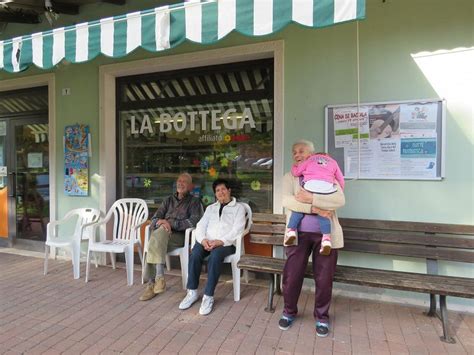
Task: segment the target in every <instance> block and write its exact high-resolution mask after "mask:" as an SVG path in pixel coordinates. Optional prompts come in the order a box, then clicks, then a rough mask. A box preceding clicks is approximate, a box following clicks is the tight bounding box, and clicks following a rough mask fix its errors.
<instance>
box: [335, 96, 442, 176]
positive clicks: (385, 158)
mask: <svg viewBox="0 0 474 355" xmlns="http://www.w3.org/2000/svg"><path fill="white" fill-rule="evenodd" d="M443 105H444V101H442V100H424V101H403V102H384V103H373V104H360V105H359V106H354V105H341V106H327V107H326V127H327V131H326V149H327V152H328V153H329V154H330V155H331V156H333V157H334V158H335V159H336V160H337V162H338V163H339V166H340V167H341V169H342V171H343V173H344V177H346V178H361V179H397V180H437V179H440V178H442V177H443V170H444V169H443V167H444V164H443V154H442V152H443V148H444V139H443V137H444V132H443V128H444V120H445V118H444V106H443Z"/></svg>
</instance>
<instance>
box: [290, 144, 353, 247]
mask: <svg viewBox="0 0 474 355" xmlns="http://www.w3.org/2000/svg"><path fill="white" fill-rule="evenodd" d="M291 173H292V174H293V176H297V177H298V176H303V183H302V186H303V188H304V189H305V190H307V191H309V192H312V193H318V194H332V193H334V192H336V191H337V188H336V186H335V185H334V183H335V181H337V182H338V183H339V186H341V188H342V189H344V176H343V175H342V172H341V169H340V168H339V165H337V162H336V161H335V160H334V159H333V158H331V157H330V156H329V155H327V154H324V153H316V154H313V155H310V156H309V157H308V158H307V159H306V160H305V161H303V162H301V163H299V164H294V165H293V166H292V168H291ZM303 217H304V213H300V212H291V216H290V220H289V221H288V226H287V231H286V234H285V241H284V245H285V246H290V245H295V244H296V243H297V237H298V233H297V229H298V225H299V223H300V221H301V220H302V219H303ZM317 218H318V221H319V225H320V228H321V234H322V235H323V238H322V241H321V249H320V250H319V253H320V254H322V255H329V253H331V221H330V220H329V218H325V217H322V216H319V215H317Z"/></svg>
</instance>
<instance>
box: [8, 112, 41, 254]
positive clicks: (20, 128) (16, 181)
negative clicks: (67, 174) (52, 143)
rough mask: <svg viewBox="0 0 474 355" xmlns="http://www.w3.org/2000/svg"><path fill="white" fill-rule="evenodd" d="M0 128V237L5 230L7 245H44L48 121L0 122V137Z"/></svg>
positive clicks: (28, 119)
mask: <svg viewBox="0 0 474 355" xmlns="http://www.w3.org/2000/svg"><path fill="white" fill-rule="evenodd" d="M2 127H3V128H4V134H3V135H0V152H2V153H1V154H2V155H1V156H0V157H1V158H3V161H1V160H0V166H3V167H6V170H7V171H6V175H7V176H3V177H0V188H1V190H0V221H5V219H4V218H5V214H6V215H7V220H8V223H7V227H6V228H5V227H4V226H3V228H1V227H0V236H2V237H3V238H5V236H4V234H5V232H6V229H8V236H7V244H9V245H12V244H15V242H16V241H17V240H19V239H23V240H34V241H45V240H46V225H47V223H48V222H49V142H48V141H49V139H48V138H49V137H48V119H47V117H41V116H38V117H30V118H12V119H8V120H3V121H2V120H0V134H1V133H2ZM3 170H5V168H3ZM3 175H5V173H4V174H3ZM5 198H6V199H7V203H6V204H5ZM1 199H3V202H2V200H1ZM5 205H6V209H5ZM2 207H3V208H2ZM5 210H6V211H5ZM2 214H3V215H2ZM1 224H2V225H3V224H4V223H1ZM2 244H5V241H3V243H2Z"/></svg>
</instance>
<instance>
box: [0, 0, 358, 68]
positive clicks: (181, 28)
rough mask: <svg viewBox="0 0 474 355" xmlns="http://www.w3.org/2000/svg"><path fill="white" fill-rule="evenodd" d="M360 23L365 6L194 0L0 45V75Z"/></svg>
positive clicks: (327, 1) (325, 0)
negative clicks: (294, 26)
mask: <svg viewBox="0 0 474 355" xmlns="http://www.w3.org/2000/svg"><path fill="white" fill-rule="evenodd" d="M364 17H365V0H210V1H199V0H197V1H190V2H186V3H183V4H179V5H170V6H163V7H158V8H155V9H151V10H144V11H139V12H132V13H129V14H126V15H121V16H116V17H109V18H104V19H101V20H99V21H91V22H86V23H81V24H77V25H74V26H69V27H62V28H57V29H54V30H51V31H45V32H39V33H34V34H31V35H27V36H21V37H16V38H13V39H8V40H3V41H0V69H3V70H5V71H8V72H13V73H16V72H20V71H22V70H25V69H27V68H28V67H29V66H30V65H31V64H35V65H36V66H37V67H39V68H42V69H49V68H52V67H54V66H55V65H56V64H58V63H59V62H60V61H61V60H63V59H66V60H67V61H69V62H72V63H80V62H85V61H88V60H91V59H93V58H95V57H96V56H97V55H99V54H100V53H102V54H104V55H106V56H109V57H114V58H115V57H122V56H125V55H127V54H128V53H130V52H132V51H133V50H135V49H136V48H138V47H142V48H144V49H146V50H148V51H151V52H157V51H162V50H165V49H168V48H173V47H176V46H177V45H179V44H180V43H182V42H184V41H185V40H189V41H192V42H197V43H202V44H209V43H214V42H216V41H219V40H220V39H222V38H224V37H225V36H226V35H228V34H229V33H230V32H232V31H237V32H239V33H241V34H244V35H246V36H262V35H268V34H270V33H273V32H276V31H279V30H281V29H282V28H283V27H285V26H286V25H288V24H289V23H292V22H295V23H299V24H301V25H303V26H308V27H314V28H319V27H326V26H330V25H334V24H338V23H342V22H347V21H353V20H360V19H363V18H364Z"/></svg>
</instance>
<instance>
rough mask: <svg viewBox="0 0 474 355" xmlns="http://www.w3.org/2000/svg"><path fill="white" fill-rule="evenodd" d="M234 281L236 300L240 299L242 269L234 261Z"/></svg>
mask: <svg viewBox="0 0 474 355" xmlns="http://www.w3.org/2000/svg"><path fill="white" fill-rule="evenodd" d="M231 265H232V282H233V284H234V301H235V302H238V301H240V269H239V268H238V267H237V264H234V263H232V264H231Z"/></svg>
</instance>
